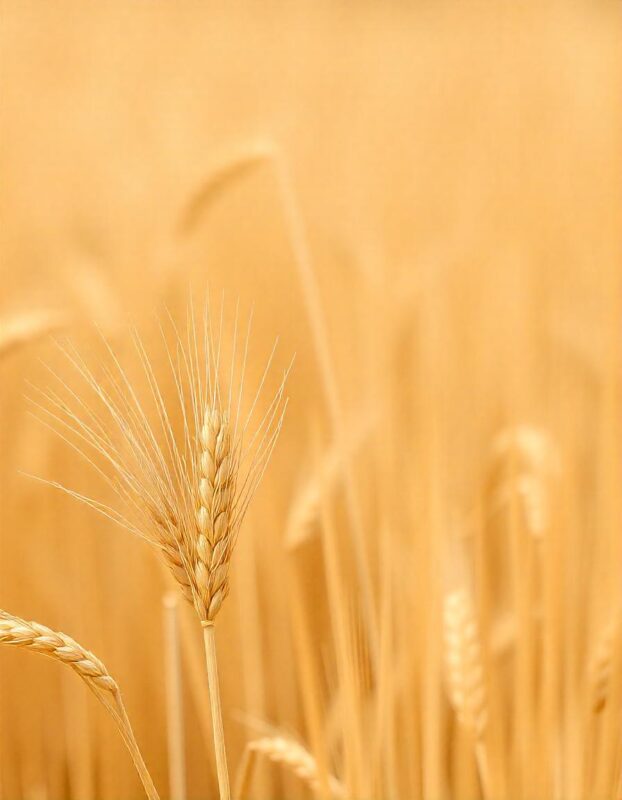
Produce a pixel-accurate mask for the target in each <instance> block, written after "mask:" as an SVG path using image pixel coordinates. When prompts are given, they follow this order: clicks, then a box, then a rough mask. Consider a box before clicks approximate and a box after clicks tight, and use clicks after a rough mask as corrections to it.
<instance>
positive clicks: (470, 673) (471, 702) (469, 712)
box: [444, 590, 487, 738]
mask: <svg viewBox="0 0 622 800" xmlns="http://www.w3.org/2000/svg"><path fill="white" fill-rule="evenodd" d="M444 633H445V661H446V666H447V683H448V690H449V697H450V699H451V703H452V705H453V707H454V710H455V712H456V714H457V716H458V720H459V721H460V723H461V724H462V725H463V726H464V727H465V729H466V730H468V731H469V732H470V733H471V734H472V735H473V736H474V737H475V738H480V737H481V736H482V735H483V733H484V730H485V727H486V720H487V710H486V691H485V687H484V671H483V665H482V660H481V649H480V641H479V633H478V628H477V622H476V619H475V614H474V612H473V608H472V604H471V601H470V599H469V597H468V595H467V594H466V592H464V591H461V590H458V591H455V592H451V593H450V594H449V595H447V597H446V598H445V608H444Z"/></svg>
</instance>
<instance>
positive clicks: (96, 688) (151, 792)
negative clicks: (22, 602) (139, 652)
mask: <svg viewBox="0 0 622 800" xmlns="http://www.w3.org/2000/svg"><path fill="white" fill-rule="evenodd" d="M0 645H8V646H12V647H19V648H24V649H26V650H31V651H32V652H35V653H39V654H41V655H44V656H47V657H48V658H51V659H53V660H55V661H60V662H62V663H63V664H67V666H69V667H71V669H72V670H73V671H74V672H75V673H76V675H78V676H79V677H80V678H82V680H83V681H84V682H85V683H86V685H87V686H88V687H89V689H91V691H92V692H93V693H94V694H95V696H96V697H97V699H98V700H99V701H100V702H101V703H102V705H103V706H104V707H105V708H106V709H107V711H108V712H109V713H110V715H111V716H112V718H113V719H114V721H115V723H116V725H117V727H118V728H119V731H120V733H121V736H122V737H123V741H124V742H125V744H126V746H127V748H128V751H129V753H130V755H131V757H132V760H133V761H134V765H135V766H136V770H137V772H138V775H139V777H140V779H141V781H142V783H143V786H144V788H145V792H146V794H147V797H149V798H150V800H159V798H158V793H157V791H156V788H155V786H154V784H153V781H152V780H151V776H150V775H149V772H148V770H147V767H146V766H145V762H144V761H143V758H142V756H141V754H140V750H139V748H138V743H137V742H136V739H135V737H134V732H133V731H132V726H131V725H130V721H129V718H128V716H127V713H126V711H125V707H124V705H123V701H122V699H121V692H120V691H119V687H118V685H117V683H116V681H115V680H114V679H113V678H112V677H111V676H110V675H109V674H108V670H107V669H106V667H105V666H104V664H103V663H102V662H101V661H100V660H99V659H98V658H97V656H95V655H94V654H93V653H91V652H90V651H89V650H86V649H85V648H84V647H82V646H81V645H79V644H78V643H77V642H76V641H75V640H74V639H72V638H71V637H70V636H67V635H66V634H64V633H60V632H59V631H54V630H52V629H51V628H48V627H46V626H45V625H41V624H40V623H39V622H27V621H26V620H24V619H21V618H20V617H16V616H15V615H13V614H10V613H8V612H7V611H3V610H0Z"/></svg>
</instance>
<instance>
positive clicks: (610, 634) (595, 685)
mask: <svg viewBox="0 0 622 800" xmlns="http://www.w3.org/2000/svg"><path fill="white" fill-rule="evenodd" d="M619 637H620V621H619V620H618V619H616V620H614V621H613V622H612V623H610V625H609V626H608V627H607V628H606V630H605V631H604V633H603V635H602V636H601V638H600V640H599V642H598V645H597V647H596V650H595V652H594V656H593V659H592V663H591V665H590V670H589V679H590V696H591V698H592V710H593V712H594V713H595V714H598V713H599V712H600V711H602V710H603V709H604V707H605V705H606V704H607V696H608V694H609V686H610V683H611V673H612V667H613V658H614V651H615V647H616V644H617V643H618V640H619Z"/></svg>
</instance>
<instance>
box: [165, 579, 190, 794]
mask: <svg viewBox="0 0 622 800" xmlns="http://www.w3.org/2000/svg"><path fill="white" fill-rule="evenodd" d="M163 604H164V640H165V641H164V656H165V688H166V719H167V739H168V772H169V776H168V777H169V791H170V795H171V798H172V800H185V797H186V763H185V747H184V709H183V694H182V683H181V665H180V653H179V628H178V619H177V615H178V613H179V609H178V594H177V592H169V593H168V594H166V595H165V597H164V600H163Z"/></svg>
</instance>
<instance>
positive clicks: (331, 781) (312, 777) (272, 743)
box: [235, 736, 345, 800]
mask: <svg viewBox="0 0 622 800" xmlns="http://www.w3.org/2000/svg"><path fill="white" fill-rule="evenodd" d="M256 755H262V756H265V757H266V758H268V759H269V760H270V761H272V762H273V763H274V764H280V765H282V766H284V767H285V768H286V769H288V770H290V771H291V772H292V773H293V774H294V775H296V777H297V778H300V780H301V781H303V783H305V784H306V785H307V786H308V787H309V788H310V789H311V791H312V792H313V793H314V794H321V791H322V789H323V785H322V780H321V778H320V775H319V771H318V766H317V762H316V760H315V759H314V758H313V756H312V755H311V753H309V751H308V750H307V749H306V748H304V747H303V746H302V745H301V744H299V743H298V742H296V741H294V740H293V739H289V738H285V737H284V736H274V737H269V736H265V737H262V738H261V739H255V740H254V741H252V742H248V744H247V745H246V748H245V751H244V757H243V759H242V762H241V765H240V771H239V775H238V780H237V786H236V793H235V797H236V800H243V798H244V796H245V794H246V791H247V789H248V783H249V781H250V777H251V774H252V767H253V758H254V756H256ZM327 783H328V788H329V790H330V795H331V797H334V798H342V797H345V790H344V787H343V784H342V783H341V782H340V781H339V780H338V779H337V778H335V777H334V775H329V776H328V777H327Z"/></svg>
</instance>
